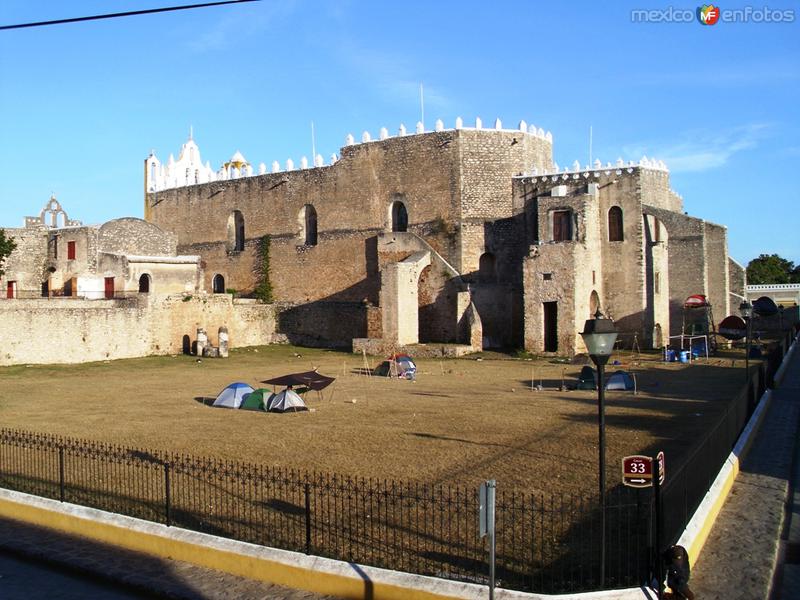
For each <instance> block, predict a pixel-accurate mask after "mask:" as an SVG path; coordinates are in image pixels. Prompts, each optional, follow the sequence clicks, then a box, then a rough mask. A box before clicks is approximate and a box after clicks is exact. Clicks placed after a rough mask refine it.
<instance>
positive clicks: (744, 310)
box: [739, 300, 753, 383]
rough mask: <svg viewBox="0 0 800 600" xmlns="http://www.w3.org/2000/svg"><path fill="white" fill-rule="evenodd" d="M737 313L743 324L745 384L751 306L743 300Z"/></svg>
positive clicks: (745, 379) (747, 368) (748, 363)
mask: <svg viewBox="0 0 800 600" xmlns="http://www.w3.org/2000/svg"><path fill="white" fill-rule="evenodd" d="M739 313H740V314H741V315H742V319H744V324H745V329H744V330H745V345H744V381H745V383H747V381H748V379H749V377H750V323H751V319H752V317H753V305H752V304H750V303H749V302H748V301H747V300H745V301H744V302H742V303H741V304H740V305H739Z"/></svg>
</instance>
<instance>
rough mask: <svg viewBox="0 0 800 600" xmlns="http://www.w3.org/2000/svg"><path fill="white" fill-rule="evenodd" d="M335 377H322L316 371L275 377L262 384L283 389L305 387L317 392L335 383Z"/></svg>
mask: <svg viewBox="0 0 800 600" xmlns="http://www.w3.org/2000/svg"><path fill="white" fill-rule="evenodd" d="M335 379H336V378H335V377H327V376H326V375H320V374H319V373H317V372H316V371H304V372H302V373H290V374H289V375H281V376H280V377H273V378H272V379H267V380H266V381H262V382H261V383H268V384H270V385H280V386H283V387H289V386H292V387H295V386H303V387H306V388H308V389H309V390H314V391H316V392H318V391H320V390H324V389H325V388H326V387H328V386H329V385H330V384H332V383H333V382H334V381H335Z"/></svg>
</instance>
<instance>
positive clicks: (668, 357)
mask: <svg viewBox="0 0 800 600" xmlns="http://www.w3.org/2000/svg"><path fill="white" fill-rule="evenodd" d="M664 361H665V362H675V350H671V349H669V348H667V350H666V352H665V353H664Z"/></svg>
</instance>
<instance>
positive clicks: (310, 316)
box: [276, 302, 379, 349]
mask: <svg viewBox="0 0 800 600" xmlns="http://www.w3.org/2000/svg"><path fill="white" fill-rule="evenodd" d="M376 310H379V309H375V308H374V307H372V306H370V305H368V304H365V303H362V302H308V303H304V304H294V305H293V304H288V303H279V304H278V305H277V311H278V312H277V314H276V321H277V324H276V329H277V332H278V333H279V334H280V335H281V336H282V339H286V340H287V341H289V342H290V343H292V344H297V345H299V346H312V347H322V348H328V347H332V348H343V349H350V348H351V347H352V344H351V340H353V339H354V338H365V337H367V336H368V335H369V334H370V331H371V330H370V324H372V326H373V327H376V326H377V324H376V323H375V321H376V319H377V318H378V317H376V315H375V311H376Z"/></svg>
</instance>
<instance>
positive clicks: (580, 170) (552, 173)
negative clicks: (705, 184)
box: [518, 156, 669, 181]
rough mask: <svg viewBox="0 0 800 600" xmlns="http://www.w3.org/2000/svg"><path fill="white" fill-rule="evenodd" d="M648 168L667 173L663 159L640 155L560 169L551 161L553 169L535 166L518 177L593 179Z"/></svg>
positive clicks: (577, 163) (554, 179)
mask: <svg viewBox="0 0 800 600" xmlns="http://www.w3.org/2000/svg"><path fill="white" fill-rule="evenodd" d="M637 168H638V169H648V170H651V171H660V172H662V173H665V174H666V173H669V169H668V168H667V165H666V164H665V163H664V161H663V160H656V159H654V158H647V156H642V158H641V159H639V161H638V162H636V161H632V160H629V161H628V162H627V163H626V162H625V161H624V160H622V158H618V159H617V160H616V162H615V163H614V164H611V162H607V163H605V164H603V163H602V162H601V161H600V160H599V159H596V160H595V161H594V163H593V164H592V165H585V166H581V164H580V162H578V161H577V160H576V161H575V162H573V163H572V166H570V167H564V168H563V169H561V168H560V167H559V166H558V163H553V169H552V170H549V171H540V170H539V169H537V168H536V167H535V166H534V167H532V168H531V170H530V171H529V172H527V173H523V174H522V175H519V176H518V177H528V178H529V177H541V178H542V181H545V180H546V179H550V180H551V181H558V180H562V181H567V180H570V179H574V180H578V179H594V178H599V177H601V176H602V175H606V176H608V175H622V174H623V173H633V171H634V169H637Z"/></svg>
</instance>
